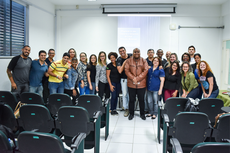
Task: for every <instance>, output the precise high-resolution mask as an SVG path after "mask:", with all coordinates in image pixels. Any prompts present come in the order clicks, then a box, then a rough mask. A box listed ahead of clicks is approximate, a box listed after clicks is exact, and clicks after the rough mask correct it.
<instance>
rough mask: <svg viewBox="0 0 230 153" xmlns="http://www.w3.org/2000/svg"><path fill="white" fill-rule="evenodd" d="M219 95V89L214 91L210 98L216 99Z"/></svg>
mask: <svg viewBox="0 0 230 153" xmlns="http://www.w3.org/2000/svg"><path fill="white" fill-rule="evenodd" d="M218 94H219V89H217V90H215V91H212V93H211V95H210V96H209V97H208V98H216V97H217V96H218Z"/></svg>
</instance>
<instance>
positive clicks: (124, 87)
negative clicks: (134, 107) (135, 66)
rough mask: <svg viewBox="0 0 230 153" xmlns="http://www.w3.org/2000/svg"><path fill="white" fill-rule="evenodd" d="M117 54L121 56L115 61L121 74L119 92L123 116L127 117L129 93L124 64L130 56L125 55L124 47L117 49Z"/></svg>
mask: <svg viewBox="0 0 230 153" xmlns="http://www.w3.org/2000/svg"><path fill="white" fill-rule="evenodd" d="M118 51H119V54H120V55H121V56H120V57H118V59H117V70H118V72H119V73H120V74H121V90H122V95H123V98H122V100H123V107H124V109H125V113H124V116H125V117H127V116H128V115H129V110H128V108H129V93H128V86H127V76H126V74H125V63H126V59H128V58H129V57H131V56H132V54H127V53H126V49H125V47H120V48H119V49H118Z"/></svg>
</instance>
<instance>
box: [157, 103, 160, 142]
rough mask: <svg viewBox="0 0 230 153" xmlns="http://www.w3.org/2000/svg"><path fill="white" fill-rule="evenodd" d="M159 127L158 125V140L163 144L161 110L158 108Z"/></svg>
mask: <svg viewBox="0 0 230 153" xmlns="http://www.w3.org/2000/svg"><path fill="white" fill-rule="evenodd" d="M157 116H158V125H157V139H158V143H159V144H160V143H161V131H160V129H161V127H160V126H161V109H160V108H159V107H158V115H157Z"/></svg>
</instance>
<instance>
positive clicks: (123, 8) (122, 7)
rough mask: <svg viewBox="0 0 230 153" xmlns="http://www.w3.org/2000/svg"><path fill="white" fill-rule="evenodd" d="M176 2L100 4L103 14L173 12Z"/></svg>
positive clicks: (174, 11)
mask: <svg viewBox="0 0 230 153" xmlns="http://www.w3.org/2000/svg"><path fill="white" fill-rule="evenodd" d="M176 7H177V4H176V3H170V4H168V3H167V4H102V5H101V8H102V10H103V12H102V13H103V14H173V13H176Z"/></svg>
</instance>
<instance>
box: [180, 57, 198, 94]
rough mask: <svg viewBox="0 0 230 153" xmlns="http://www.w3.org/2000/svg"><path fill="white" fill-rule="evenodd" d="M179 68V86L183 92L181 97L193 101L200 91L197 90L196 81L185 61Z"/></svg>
mask: <svg viewBox="0 0 230 153" xmlns="http://www.w3.org/2000/svg"><path fill="white" fill-rule="evenodd" d="M181 68H182V73H181V86H182V91H183V94H182V96H181V97H184V98H193V99H196V98H198V96H199V93H200V92H201V91H200V90H199V87H198V83H197V81H196V78H195V75H194V74H193V72H192V70H191V66H190V64H189V63H188V62H187V61H185V62H183V63H182V65H181Z"/></svg>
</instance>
